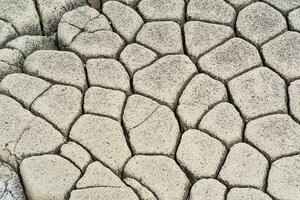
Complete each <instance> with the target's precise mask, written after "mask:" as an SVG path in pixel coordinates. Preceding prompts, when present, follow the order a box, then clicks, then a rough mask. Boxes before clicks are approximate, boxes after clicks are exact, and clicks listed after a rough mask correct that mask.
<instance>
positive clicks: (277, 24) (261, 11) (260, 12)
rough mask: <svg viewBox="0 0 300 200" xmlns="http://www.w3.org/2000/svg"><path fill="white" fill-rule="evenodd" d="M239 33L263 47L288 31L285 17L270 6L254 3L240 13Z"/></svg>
mask: <svg viewBox="0 0 300 200" xmlns="http://www.w3.org/2000/svg"><path fill="white" fill-rule="evenodd" d="M236 28H237V32H238V33H239V34H241V35H242V37H244V38H246V39H247V40H250V41H251V42H252V43H254V44H256V45H259V46H260V45H262V44H263V43H265V42H267V41H268V40H270V39H272V38H273V37H275V36H276V35H278V34H280V33H282V32H283V31H284V30H286V29H287V24H286V20H285V18H284V16H283V15H282V14H281V13H280V12H279V11H277V10H275V9H274V8H272V7H271V6H269V5H268V4H265V3H262V2H256V3H253V4H251V5H249V6H247V7H246V8H244V9H243V10H241V12H239V14H238V17H237V22H236Z"/></svg>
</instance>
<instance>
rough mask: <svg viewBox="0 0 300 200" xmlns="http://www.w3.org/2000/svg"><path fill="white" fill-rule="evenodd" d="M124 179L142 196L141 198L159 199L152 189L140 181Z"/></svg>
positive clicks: (146, 199)
mask: <svg viewBox="0 0 300 200" xmlns="http://www.w3.org/2000/svg"><path fill="white" fill-rule="evenodd" d="M123 181H124V182H125V183H126V185H128V186H129V187H131V188H132V189H133V190H134V191H135V193H136V194H137V195H138V196H139V197H140V200H158V199H157V198H156V197H155V195H154V194H153V193H152V192H151V191H149V190H148V189H147V188H145V187H144V186H143V185H141V184H140V183H139V182H138V181H136V180H134V179H132V178H125V179H124V180H123Z"/></svg>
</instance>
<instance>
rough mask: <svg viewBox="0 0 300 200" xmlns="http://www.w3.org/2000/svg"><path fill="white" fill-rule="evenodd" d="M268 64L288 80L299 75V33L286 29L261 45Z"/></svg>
mask: <svg viewBox="0 0 300 200" xmlns="http://www.w3.org/2000/svg"><path fill="white" fill-rule="evenodd" d="M261 49H262V54H263V56H264V58H265V61H266V63H267V65H268V66H270V67H271V68H273V69H274V70H275V71H277V72H278V73H279V74H281V75H282V76H283V77H284V78H285V79H287V80H288V81H292V80H294V79H297V78H299V77H300V67H299V62H300V57H299V54H300V33H297V32H292V31H287V32H285V33H283V34H282V35H280V36H278V37H276V38H275V39H273V40H271V41H270V42H268V43H266V44H265V45H263V46H262V48H261Z"/></svg>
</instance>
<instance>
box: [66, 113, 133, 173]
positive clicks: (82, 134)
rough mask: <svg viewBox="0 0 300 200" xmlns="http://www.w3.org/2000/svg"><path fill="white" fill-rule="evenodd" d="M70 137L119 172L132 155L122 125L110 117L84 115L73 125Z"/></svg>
mask: <svg viewBox="0 0 300 200" xmlns="http://www.w3.org/2000/svg"><path fill="white" fill-rule="evenodd" d="M70 138H71V139H73V140H74V141H76V142H78V143H79V144H81V145H83V146H85V147H86V148H87V149H88V150H89V151H90V152H91V153H92V154H93V156H95V158H96V159H98V160H100V161H101V162H103V163H105V164H106V165H107V166H109V167H110V169H112V170H113V171H114V172H115V173H117V174H120V173H121V171H122V169H123V167H124V165H125V163H126V162H127V160H128V159H129V158H130V157H131V152H130V149H129V147H128V145H127V143H126V139H125V136H124V134H123V130H122V127H121V125H120V124H119V123H118V122H117V121H115V120H112V119H110V118H106V117H100V116H93V115H87V114H86V115H83V116H81V117H80V118H79V119H78V120H77V121H76V123H75V124H74V125H73V127H72V129H71V132H70Z"/></svg>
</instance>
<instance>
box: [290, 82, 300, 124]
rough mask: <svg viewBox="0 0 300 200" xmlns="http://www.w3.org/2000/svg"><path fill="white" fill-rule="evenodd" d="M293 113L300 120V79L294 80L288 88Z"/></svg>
mask: <svg viewBox="0 0 300 200" xmlns="http://www.w3.org/2000/svg"><path fill="white" fill-rule="evenodd" d="M288 93H289V100H290V102H289V106H290V111H291V114H292V115H293V116H294V117H296V118H297V120H299V121H300V81H299V80H297V81H294V82H292V83H291V84H290V86H289V88H288Z"/></svg>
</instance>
